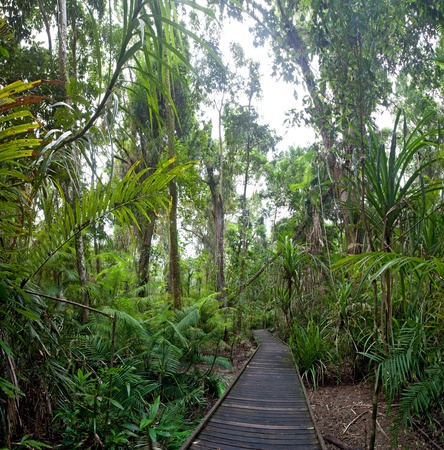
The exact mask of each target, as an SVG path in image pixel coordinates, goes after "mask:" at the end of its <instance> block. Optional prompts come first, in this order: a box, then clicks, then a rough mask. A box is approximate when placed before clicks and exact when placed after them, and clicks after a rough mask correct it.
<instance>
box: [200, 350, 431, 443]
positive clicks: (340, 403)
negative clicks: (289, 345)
mask: <svg viewBox="0 0 444 450" xmlns="http://www.w3.org/2000/svg"><path fill="white" fill-rule="evenodd" d="M252 352H253V348H252V347H251V346H249V345H248V344H242V345H239V346H237V347H236V348H235V350H234V351H233V352H232V355H231V359H232V365H233V369H232V370H231V371H226V370H221V369H219V370H217V372H219V375H220V376H221V377H222V378H223V379H224V380H225V382H226V383H227V384H230V383H231V382H232V381H233V380H234V379H235V378H236V376H237V374H238V373H239V372H240V371H241V370H242V368H243V367H244V365H245V363H246V362H247V361H248V359H249V358H250V356H251V355H252ZM223 356H229V355H223ZM307 395H308V397H309V401H310V403H311V407H312V410H313V413H314V416H315V419H316V421H317V426H318V427H319V430H320V432H321V434H322V435H323V436H327V437H330V438H333V439H334V440H335V441H337V442H338V443H339V444H340V445H342V449H347V450H358V449H359V450H366V449H367V448H368V443H369V439H370V430H371V399H372V389H371V386H370V385H369V384H367V383H364V382H361V383H356V384H342V385H329V386H321V387H318V388H317V389H316V391H314V390H313V389H312V388H310V387H307ZM214 402H215V400H214V401H213V402H211V404H210V405H208V410H209V409H210V408H211V406H212V404H213V403H214ZM386 411H387V405H386V404H385V402H384V401H381V402H380V403H379V410H378V419H377V426H378V432H377V439H376V448H377V449H378V450H389V449H391V448H397V449H403V450H404V449H405V450H415V449H423V450H426V449H427V450H428V449H432V448H436V447H432V446H430V444H429V443H428V442H427V438H426V436H424V435H422V434H421V432H420V431H417V432H414V431H409V432H408V433H406V434H404V433H403V432H401V433H400V435H399V439H398V446H397V447H391V446H390V443H391V438H392V436H393V433H392V431H391V425H392V424H391V422H390V420H387V418H386ZM326 445H327V448H328V449H329V450H331V449H334V450H337V449H338V448H341V447H338V446H335V445H333V444H330V443H328V442H326Z"/></svg>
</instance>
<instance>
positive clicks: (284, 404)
mask: <svg viewBox="0 0 444 450" xmlns="http://www.w3.org/2000/svg"><path fill="white" fill-rule="evenodd" d="M254 335H255V337H256V338H257V339H258V340H259V343H260V346H259V349H258V350H257V352H256V353H255V354H254V356H253V358H252V359H251V361H250V362H249V364H248V365H247V367H246V368H245V370H244V371H243V372H242V374H241V375H240V377H239V378H238V379H237V380H236V381H235V382H234V384H233V385H232V386H231V388H230V389H229V390H228V392H227V393H226V394H225V395H224V397H223V398H222V399H221V401H220V402H218V403H217V404H216V405H215V407H214V408H213V409H212V410H211V411H210V413H209V414H208V416H207V417H206V418H205V419H204V421H203V422H202V423H201V425H200V426H199V427H198V428H197V430H196V431H195V432H194V433H193V434H192V435H191V436H190V438H189V439H188V441H187V442H186V443H185V444H184V445H183V446H182V448H181V450H188V449H192V450H201V449H219V450H231V449H232V450H234V449H255V450H280V449H285V450H290V449H306V450H314V449H325V444H324V442H323V440H322V437H320V436H319V435H318V433H317V429H316V427H315V424H314V422H313V419H312V416H311V413H310V409H309V406H308V403H307V399H306V394H305V389H304V387H303V385H302V382H301V378H300V376H299V373H298V372H297V370H296V366H295V364H294V363H293V359H292V356H291V352H290V349H289V348H288V347H287V346H286V345H285V344H283V343H282V342H280V341H279V340H277V339H275V338H274V337H273V336H272V335H271V334H270V333H268V332H267V331H265V330H258V331H255V332H254Z"/></svg>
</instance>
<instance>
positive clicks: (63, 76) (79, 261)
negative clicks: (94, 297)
mask: <svg viewBox="0 0 444 450" xmlns="http://www.w3.org/2000/svg"><path fill="white" fill-rule="evenodd" d="M58 13H59V17H58V22H57V26H58V36H59V75H60V80H61V81H63V82H64V83H65V88H66V84H67V83H68V80H69V75H68V53H67V48H66V43H67V40H68V19H67V11H66V0H59V2H58ZM73 44H74V45H75V41H74V42H73ZM74 63H75V61H74ZM74 72H75V71H74ZM65 95H66V98H65V101H66V103H67V104H68V105H70V104H71V100H70V98H69V97H68V94H67V91H66V90H65ZM72 152H73V159H74V161H75V170H77V173H75V174H74V176H73V178H72V179H74V182H73V183H71V182H70V181H67V182H65V183H63V185H64V191H65V192H64V193H65V197H66V201H67V202H69V204H70V205H71V206H73V207H74V205H75V202H76V199H77V198H78V197H79V195H80V186H79V184H80V183H79V184H78V185H77V186H76V180H80V178H81V173H80V172H81V164H80V158H79V154H78V149H77V146H76V144H75V143H74V144H73V147H72ZM74 210H75V209H74ZM74 246H75V251H76V267H77V273H78V276H79V283H80V296H81V303H82V304H83V305H84V306H89V295H88V291H87V290H86V285H87V283H88V274H87V270H86V260H85V251H84V247H83V238H82V234H81V233H77V234H76V236H75V239H74ZM88 319H89V310H88V309H87V308H84V309H83V322H87V321H88Z"/></svg>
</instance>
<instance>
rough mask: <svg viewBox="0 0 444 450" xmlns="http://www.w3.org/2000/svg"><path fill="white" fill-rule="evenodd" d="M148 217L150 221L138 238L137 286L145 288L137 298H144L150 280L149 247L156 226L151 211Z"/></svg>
mask: <svg viewBox="0 0 444 450" xmlns="http://www.w3.org/2000/svg"><path fill="white" fill-rule="evenodd" d="M148 215H149V217H150V219H151V220H150V221H149V222H148V223H147V224H146V226H145V227H144V228H143V229H142V231H141V233H140V238H139V239H140V241H139V261H138V285H139V287H143V286H145V287H144V288H143V289H141V291H140V292H139V297H145V296H146V295H147V288H146V285H147V284H148V282H149V279H150V260H151V247H152V240H153V235H154V227H155V224H156V214H155V213H154V212H153V211H151V212H149V213H148Z"/></svg>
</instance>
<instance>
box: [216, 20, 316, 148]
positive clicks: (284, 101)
mask: <svg viewBox="0 0 444 450" xmlns="http://www.w3.org/2000/svg"><path fill="white" fill-rule="evenodd" d="M249 26H251V25H249V24H248V22H246V21H245V22H242V23H240V22H237V21H230V22H229V23H224V25H223V30H222V39H221V48H222V49H223V51H224V53H225V54H226V55H227V57H228V55H229V45H230V43H231V42H237V43H240V44H241V46H242V48H243V49H244V52H245V56H246V57H247V58H251V59H253V60H255V61H258V62H260V72H261V74H262V79H261V84H262V92H263V98H262V101H261V102H260V104H258V105H257V110H258V112H259V114H260V115H261V116H262V118H263V122H264V123H266V124H269V125H270V126H271V128H274V129H275V130H276V131H277V133H278V135H279V136H281V137H282V141H281V142H280V144H279V149H281V150H285V149H286V148H288V147H289V146H291V145H298V146H301V147H304V146H309V145H311V144H312V143H313V142H314V139H315V134H314V131H313V130H312V129H310V128H307V127H291V128H288V127H287V126H286V125H284V121H285V119H286V115H285V113H286V112H287V111H288V110H290V109H292V108H301V107H302V98H303V96H304V95H305V94H306V93H305V92H304V88H303V86H302V85H299V86H296V88H297V89H298V100H296V98H295V96H294V89H295V86H294V85H292V84H288V83H285V82H284V81H283V80H279V79H276V78H273V77H272V75H271V74H272V56H271V50H270V47H269V46H268V45H267V46H266V47H258V48H256V47H254V45H253V36H252V34H251V33H250V32H249ZM212 117H213V116H212ZM214 117H216V116H214ZM213 120H215V119H213ZM216 129H217V127H216V126H213V130H216Z"/></svg>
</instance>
